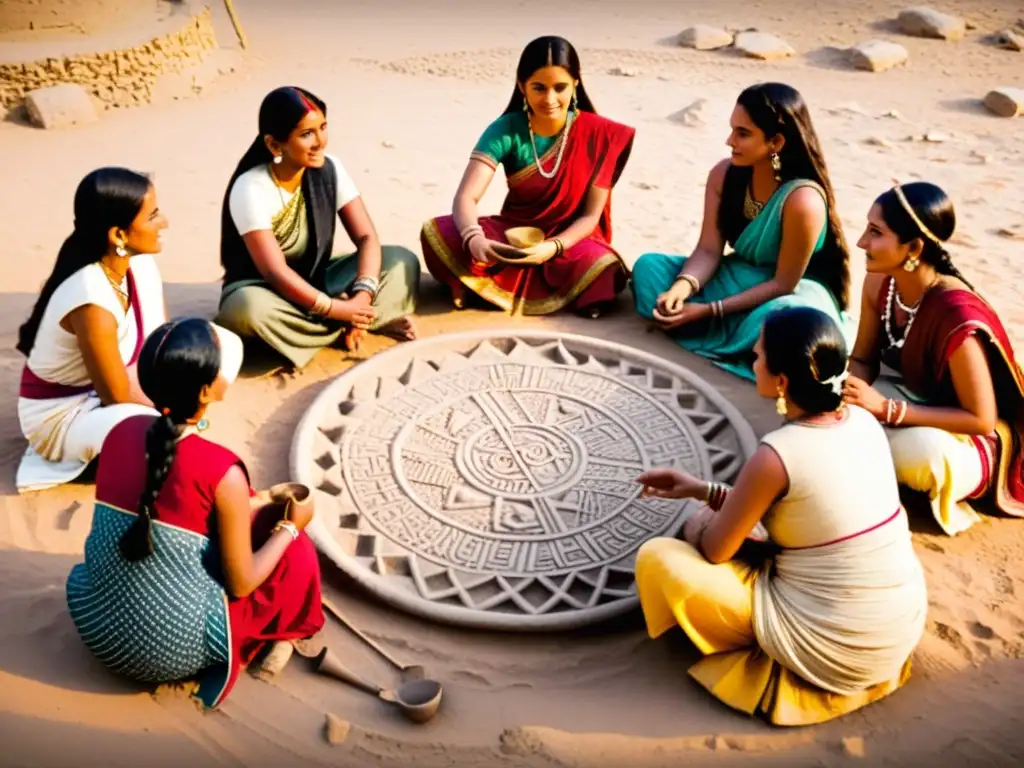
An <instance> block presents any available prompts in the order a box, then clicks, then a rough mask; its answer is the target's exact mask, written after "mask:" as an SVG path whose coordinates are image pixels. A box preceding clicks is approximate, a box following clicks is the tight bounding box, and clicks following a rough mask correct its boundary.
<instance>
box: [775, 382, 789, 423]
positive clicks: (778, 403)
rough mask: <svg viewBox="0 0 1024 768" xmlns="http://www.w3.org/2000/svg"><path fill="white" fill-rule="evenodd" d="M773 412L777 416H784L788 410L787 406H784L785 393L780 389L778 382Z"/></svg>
mask: <svg viewBox="0 0 1024 768" xmlns="http://www.w3.org/2000/svg"><path fill="white" fill-rule="evenodd" d="M775 412H776V413H777V414H779V416H785V415H786V414H787V413H788V412H789V408H787V407H786V394H785V393H784V392H783V391H782V385H781V384H779V396H778V397H777V398H775Z"/></svg>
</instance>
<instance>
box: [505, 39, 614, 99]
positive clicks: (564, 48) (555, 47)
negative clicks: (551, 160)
mask: <svg viewBox="0 0 1024 768" xmlns="http://www.w3.org/2000/svg"><path fill="white" fill-rule="evenodd" d="M544 67H561V68H562V69H564V70H565V71H566V72H568V73H569V76H570V77H572V79H573V80H575V81H577V82H578V83H579V85H577V86H576V102H577V104H578V106H579V109H580V111H581V112H594V113H596V112H597V110H596V109H594V103H593V102H592V101H591V100H590V96H588V95H587V89H586V88H584V87H583V75H582V74H581V72H580V57H579V54H578V53H576V49H575V48H573V47H572V43H570V42H569V41H568V40H566V39H565V38H564V37H556V36H554V35H546V36H545V37H538V38H537V39H536V40H533V41H532V42H530V43H529V44H528V45H527V46H526V47H525V48H523V52H522V54H520V56H519V64H518V66H517V67H516V85H515V87H513V88H512V98H510V99H509V101H508V106H507V107H505V112H504V114H506V115H508V114H511V113H513V112H522V111H523V105H524V104H525V103H526V97H525V96H524V95H523V92H522V91H521V90H519V86H520V85H523V86H525V85H526V81H527V80H529V79H530V78H531V77H532V76H533V73H534V72H536V71H537V70H538V69H543V68H544Z"/></svg>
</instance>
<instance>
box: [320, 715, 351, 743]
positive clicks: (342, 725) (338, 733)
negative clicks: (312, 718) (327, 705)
mask: <svg viewBox="0 0 1024 768" xmlns="http://www.w3.org/2000/svg"><path fill="white" fill-rule="evenodd" d="M351 730H352V724H351V723H350V722H348V721H347V720H342V719H341V718H340V717H338V716H337V715H332V714H330V713H329V712H328V713H327V717H326V718H325V720H324V737H325V738H326V739H327V743H328V744H330V745H331V746H333V747H336V746H338V745H339V744H344V743H345V740H346V739H348V736H349V733H350V732H351Z"/></svg>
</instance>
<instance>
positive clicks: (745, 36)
mask: <svg viewBox="0 0 1024 768" xmlns="http://www.w3.org/2000/svg"><path fill="white" fill-rule="evenodd" d="M733 45H735V46H736V50H738V51H740V52H741V53H743V54H744V55H746V56H749V57H751V58H753V59H763V60H765V61H774V60H775V59H785V58H787V57H789V56H792V55H793V54H794V53H796V51H794V50H793V49H792V48H791V47H790V46H789V44H788V43H786V41H785V40H781V39H779V38H777V37H776V36H775V35H769V34H768V33H767V32H740V33H739V34H738V35H736V40H735V41H734V42H733Z"/></svg>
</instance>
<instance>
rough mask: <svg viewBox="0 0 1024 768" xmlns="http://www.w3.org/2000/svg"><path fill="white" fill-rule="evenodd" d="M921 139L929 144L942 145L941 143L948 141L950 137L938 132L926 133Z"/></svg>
mask: <svg viewBox="0 0 1024 768" xmlns="http://www.w3.org/2000/svg"><path fill="white" fill-rule="evenodd" d="M921 138H922V139H923V140H924V141H926V142H928V143H929V144H942V143H943V142H946V141H949V140H950V138H952V137H951V136H949V135H948V134H945V133H940V132H938V131H928V133H926V134H925V135H924V136H922V137H921Z"/></svg>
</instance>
